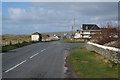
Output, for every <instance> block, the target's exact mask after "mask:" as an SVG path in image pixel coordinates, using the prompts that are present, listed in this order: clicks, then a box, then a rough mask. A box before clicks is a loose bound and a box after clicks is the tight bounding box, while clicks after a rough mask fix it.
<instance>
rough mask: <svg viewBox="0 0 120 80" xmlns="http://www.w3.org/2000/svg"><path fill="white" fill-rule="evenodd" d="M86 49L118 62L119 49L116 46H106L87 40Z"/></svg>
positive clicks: (119, 56)
mask: <svg viewBox="0 0 120 80" xmlns="http://www.w3.org/2000/svg"><path fill="white" fill-rule="evenodd" d="M87 49H88V50H91V51H95V52H97V53H99V54H101V55H102V56H104V57H105V58H107V59H109V60H111V61H113V62H115V63H120V49H118V48H114V47H108V46H103V45H99V44H96V43H92V42H88V43H87Z"/></svg>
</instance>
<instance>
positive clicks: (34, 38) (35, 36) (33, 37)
mask: <svg viewBox="0 0 120 80" xmlns="http://www.w3.org/2000/svg"><path fill="white" fill-rule="evenodd" d="M41 40H42V35H41V34H40V33H38V32H36V33H33V34H32V35H31V41H41Z"/></svg>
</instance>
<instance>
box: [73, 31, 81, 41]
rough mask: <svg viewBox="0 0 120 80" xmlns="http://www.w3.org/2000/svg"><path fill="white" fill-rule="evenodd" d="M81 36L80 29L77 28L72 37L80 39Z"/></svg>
mask: <svg viewBox="0 0 120 80" xmlns="http://www.w3.org/2000/svg"><path fill="white" fill-rule="evenodd" d="M80 38H82V35H81V34H80V30H77V32H76V33H75V34H74V39H80Z"/></svg>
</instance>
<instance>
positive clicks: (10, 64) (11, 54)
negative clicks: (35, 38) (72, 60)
mask: <svg viewBox="0 0 120 80" xmlns="http://www.w3.org/2000/svg"><path fill="white" fill-rule="evenodd" d="M81 45H84V44H82V43H61V42H60V41H53V42H40V43H35V44H32V45H28V46H25V47H21V48H18V49H14V50H11V51H8V52H5V53H3V55H2V61H3V63H2V77H3V78H65V67H64V66H65V57H66V56H65V52H66V50H67V49H69V48H71V47H75V46H81Z"/></svg>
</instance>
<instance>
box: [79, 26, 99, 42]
mask: <svg viewBox="0 0 120 80" xmlns="http://www.w3.org/2000/svg"><path fill="white" fill-rule="evenodd" d="M100 32H101V30H100V28H99V27H98V26H97V25H96V24H82V26H81V30H80V34H81V38H82V39H86V40H89V39H91V38H96V37H98V36H97V34H98V33H100Z"/></svg>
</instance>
